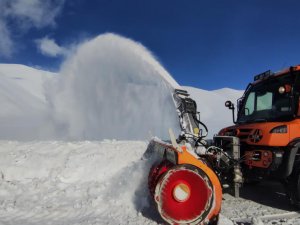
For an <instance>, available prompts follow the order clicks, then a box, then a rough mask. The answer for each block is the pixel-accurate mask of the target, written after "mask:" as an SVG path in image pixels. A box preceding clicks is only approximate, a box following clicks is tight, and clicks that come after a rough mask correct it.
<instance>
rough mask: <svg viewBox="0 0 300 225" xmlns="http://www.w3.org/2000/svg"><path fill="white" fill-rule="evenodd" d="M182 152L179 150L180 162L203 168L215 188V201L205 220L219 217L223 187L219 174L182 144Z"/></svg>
mask: <svg viewBox="0 0 300 225" xmlns="http://www.w3.org/2000/svg"><path fill="white" fill-rule="evenodd" d="M181 148H182V150H183V151H182V152H178V151H177V155H178V164H179V165H180V164H191V165H193V166H196V167H198V168H200V169H202V170H203V171H204V172H205V173H206V174H207V176H208V177H209V179H210V181H211V183H212V186H213V188H214V190H213V192H214V203H213V207H212V209H211V212H210V213H209V214H208V216H207V218H206V220H205V221H204V222H207V221H210V220H211V219H213V218H215V217H217V216H218V215H219V213H220V211H221V203H222V187H221V184H220V181H219V178H218V177H217V175H216V174H215V173H214V172H213V171H212V170H211V169H210V168H209V167H208V166H207V165H206V164H205V163H204V162H202V161H201V160H199V159H197V158H195V156H193V155H192V154H191V153H189V152H188V151H187V150H186V146H182V147H181Z"/></svg>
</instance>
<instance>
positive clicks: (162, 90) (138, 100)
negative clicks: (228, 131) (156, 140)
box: [50, 34, 179, 140]
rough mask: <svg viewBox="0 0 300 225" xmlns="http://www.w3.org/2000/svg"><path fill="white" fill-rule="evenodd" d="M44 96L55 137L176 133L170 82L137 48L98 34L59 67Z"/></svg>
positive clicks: (173, 85) (172, 83)
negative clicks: (53, 81) (50, 114)
mask: <svg viewBox="0 0 300 225" xmlns="http://www.w3.org/2000/svg"><path fill="white" fill-rule="evenodd" d="M56 82H57V83H56V85H55V88H54V90H52V91H54V93H52V94H51V95H50V100H51V105H52V107H53V109H54V112H53V115H54V116H55V118H54V120H55V121H56V135H58V136H60V137H62V136H66V137H67V138H71V139H88V140H99V139H131V140H133V139H135V140H137V139H146V138H148V137H149V136H150V135H154V136H159V137H161V138H166V137H167V130H168V128H172V129H175V130H179V122H178V118H177V113H176V109H175V106H174V103H173V100H172V95H171V92H172V89H174V88H176V87H178V84H177V83H176V81H175V80H174V79H173V78H172V77H171V76H170V74H169V73H168V72H167V71H166V70H165V69H164V68H163V67H162V66H161V65H160V64H159V63H158V61H157V60H155V58H154V57H153V56H152V55H151V53H150V52H149V51H148V50H147V49H146V48H145V47H143V46H142V45H141V44H139V43H136V42H134V41H132V40H130V39H127V38H124V37H121V36H118V35H115V34H104V35H100V36H98V37H96V38H94V39H92V40H90V41H88V42H85V43H83V44H82V45H80V46H79V47H78V49H77V51H76V52H75V54H74V55H73V56H72V57H70V58H69V59H68V60H67V61H66V62H65V63H64V65H63V66H62V69H61V71H60V76H59V79H57V80H56Z"/></svg>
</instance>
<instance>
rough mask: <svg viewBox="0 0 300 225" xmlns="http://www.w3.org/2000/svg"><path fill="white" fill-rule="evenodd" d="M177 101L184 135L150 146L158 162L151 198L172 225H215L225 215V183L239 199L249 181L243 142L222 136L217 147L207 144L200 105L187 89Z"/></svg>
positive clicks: (153, 171) (151, 176)
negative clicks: (243, 163)
mask: <svg viewBox="0 0 300 225" xmlns="http://www.w3.org/2000/svg"><path fill="white" fill-rule="evenodd" d="M173 100H174V103H175V105H176V108H177V112H178V116H179V122H180V126H181V134H180V135H179V137H178V138H177V139H176V138H175V135H174V133H173V131H172V130H169V134H170V142H164V141H161V140H159V139H158V138H154V139H152V140H151V142H150V143H149V145H148V149H147V151H146V153H145V155H144V156H145V157H146V158H150V157H151V158H153V159H155V160H156V162H157V163H155V164H154V165H153V166H152V168H151V169H150V172H149V177H148V187H149V190H150V194H151V196H152V197H153V199H154V202H155V203H156V207H157V209H158V212H159V213H160V215H161V217H162V218H163V219H164V220H165V221H166V222H167V223H169V224H172V225H173V224H174V225H175V224H176V225H179V224H181V225H199V224H200V225H204V224H205V225H215V224H217V223H218V217H219V213H220V210H221V202H222V188H221V183H222V186H224V187H225V186H226V187H229V188H234V194H235V196H238V194H239V187H240V185H241V183H242V181H243V179H242V173H241V170H240V167H239V162H240V161H239V141H238V139H237V138H235V137H227V136H216V137H214V140H213V142H211V143H209V141H208V140H204V139H203V138H204V137H205V136H206V134H207V132H208V130H207V127H206V126H205V125H204V124H203V123H202V122H200V118H199V113H198V112H197V105H196V102H195V101H194V100H193V99H191V98H189V94H188V93H187V91H185V90H175V91H174V93H173ZM213 143H215V145H216V146H215V145H213ZM155 155H156V156H157V155H158V156H159V157H158V158H154V157H153V156H155ZM149 156H150V157H149Z"/></svg>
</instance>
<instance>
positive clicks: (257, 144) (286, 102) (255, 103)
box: [218, 66, 300, 207]
mask: <svg viewBox="0 0 300 225" xmlns="http://www.w3.org/2000/svg"><path fill="white" fill-rule="evenodd" d="M225 106H226V107H228V108H229V109H231V110H232V113H233V122H234V124H235V125H233V126H230V127H226V128H224V129H222V130H221V131H220V132H219V134H218V135H220V136H231V137H237V138H239V140H240V163H241V167H242V172H243V177H244V179H245V181H249V182H253V181H254V182H259V181H260V180H262V179H266V178H272V179H276V180H278V181H281V182H283V183H284V184H285V186H286V190H287V194H288V197H289V199H290V201H291V203H292V204H293V205H295V206H298V207H299V206H300V66H294V67H290V68H288V69H285V70H282V71H280V72H276V73H273V72H271V71H266V72H264V73H261V74H258V75H257V76H255V77H254V81H253V82H252V83H250V84H249V85H248V87H247V88H246V90H245V92H244V94H243V96H242V97H241V98H240V99H238V101H237V118H236V119H235V115H234V112H235V106H234V104H233V103H232V102H231V101H226V103H225ZM223 148H224V145H223Z"/></svg>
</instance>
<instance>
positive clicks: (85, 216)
mask: <svg viewBox="0 0 300 225" xmlns="http://www.w3.org/2000/svg"><path fill="white" fill-rule="evenodd" d="M177 87H178V84H177V83H176V81H175V80H174V79H173V78H172V77H171V75H170V74H168V72H167V71H165V69H164V68H163V67H162V66H161V65H160V64H159V63H158V61H157V60H156V59H155V58H154V57H153V56H152V55H151V53H150V52H149V51H148V50H147V49H145V48H144V47H143V46H142V45H141V44H139V43H136V42H134V41H132V40H129V39H126V38H122V37H120V36H117V35H113V34H106V35H100V36H98V37H96V38H95V39H93V40H90V41H87V42H85V43H83V44H82V45H80V46H79V47H78V48H77V50H76V51H75V52H74V54H73V56H71V57H70V58H68V59H67V60H66V62H65V63H64V64H63V65H62V68H61V70H60V71H59V72H58V73H50V72H46V71H42V70H39V69H34V68H30V67H27V66H23V65H14V64H10V65H8V64H0V103H1V110H0V140H1V141H0V224H1V225H2V224H3V225H11V224H12V225H41V224H51V225H52V224H53V225H56V224H57V225H62V224H64V225H68V224H70V225H71V224H72V225H73V224H81V225H90V224H93V225H96V224H112V225H115V224H164V223H163V221H162V220H161V219H160V217H159V215H158V214H157V212H156V209H155V207H154V206H153V204H152V202H151V200H150V199H149V194H148V190H147V176H148V171H149V168H150V166H151V164H152V160H151V159H144V158H143V154H144V152H145V151H146V148H147V143H148V142H147V141H148V140H149V139H150V138H151V137H152V136H158V137H160V138H166V137H167V130H168V128H169V127H172V128H173V129H175V130H176V129H178V127H179V124H178V119H177V115H176V111H175V107H174V104H173V100H172V98H171V91H172V89H174V88H177ZM184 89H187V90H188V91H189V92H190V94H191V97H192V98H193V99H195V100H196V102H197V104H198V110H199V111H200V112H201V120H202V121H203V122H204V123H205V124H207V126H208V128H209V131H210V134H209V137H212V135H213V134H215V133H217V132H218V130H219V129H220V128H222V127H224V126H227V125H230V124H232V117H231V112H230V111H229V110H228V109H226V108H225V106H224V102H225V100H232V101H233V102H235V101H236V99H237V98H239V97H240V96H241V95H242V91H236V90H232V89H228V88H225V89H221V90H215V91H205V90H200V89H196V88H192V87H184ZM231 224H245V225H247V224H248V225H250V224H256V225H257V224H260V225H261V224H270V225H271V224H272V225H279V224H284V225H288V224H292V225H296V224H300V219H299V214H298V213H296V212H294V211H293V209H292V208H290V206H289V204H288V201H287V200H286V198H285V194H284V191H283V190H282V187H281V186H280V185H278V184H274V183H262V184H259V185H257V186H256V187H245V188H243V189H242V192H241V198H239V199H235V198H233V197H232V196H230V195H228V194H224V201H223V206H222V215H221V219H220V225H231Z"/></svg>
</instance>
